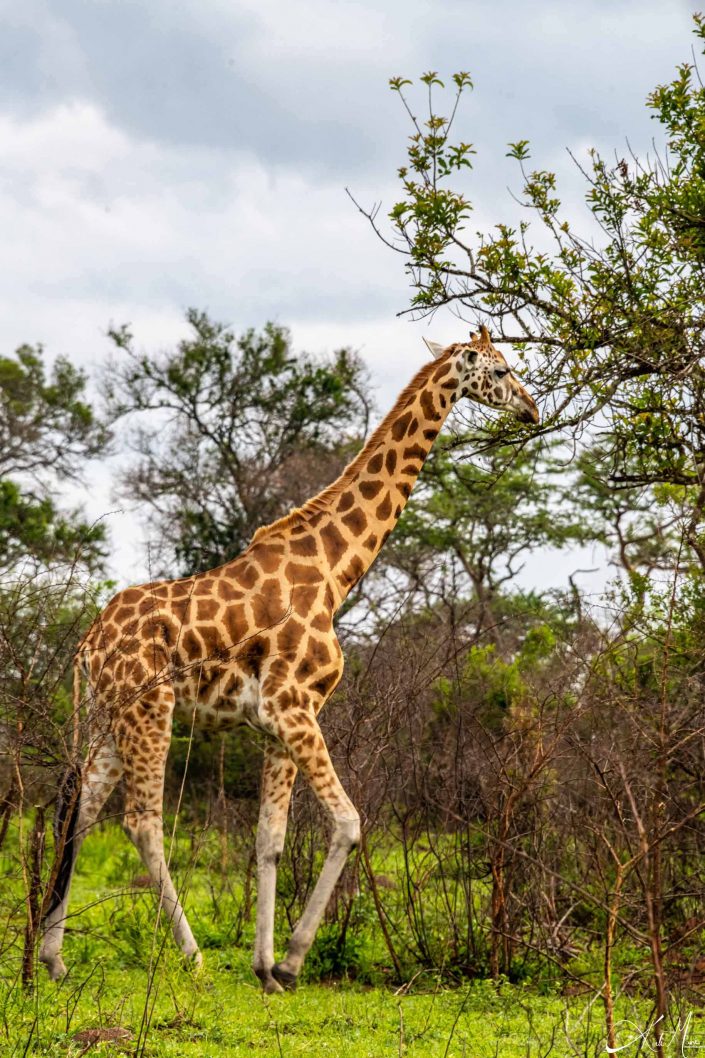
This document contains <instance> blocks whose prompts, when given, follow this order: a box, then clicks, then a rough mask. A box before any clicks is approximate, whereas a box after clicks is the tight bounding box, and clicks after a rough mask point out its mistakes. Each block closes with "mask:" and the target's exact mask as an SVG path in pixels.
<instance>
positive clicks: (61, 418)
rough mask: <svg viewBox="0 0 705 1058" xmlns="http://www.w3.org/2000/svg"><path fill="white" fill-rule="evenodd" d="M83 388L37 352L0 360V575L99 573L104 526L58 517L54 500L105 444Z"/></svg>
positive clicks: (78, 377)
mask: <svg viewBox="0 0 705 1058" xmlns="http://www.w3.org/2000/svg"><path fill="white" fill-rule="evenodd" d="M85 389H86V377H85V375H84V374H83V372H82V371H80V370H78V369H77V368H75V367H74V366H73V365H72V364H71V363H70V362H69V361H68V360H66V359H65V358H63V357H59V358H57V360H56V361H55V363H54V365H53V367H52V369H51V371H50V372H49V371H47V368H46V366H45V363H44V358H43V350H42V348H41V346H37V347H36V348H32V347H31V346H29V345H23V346H21V347H20V348H19V349H18V350H17V352H16V353H15V354H14V356H11V357H0V576H5V575H7V574H8V573H10V572H12V571H15V570H16V569H17V567H18V564H20V563H29V564H30V565H31V566H32V568H33V570H34V571H35V572H36V571H37V570H38V569H41V568H47V567H48V566H51V565H53V564H56V563H59V564H61V563H68V564H73V563H76V562H79V561H80V563H81V564H82V565H84V566H87V567H88V568H89V569H92V570H96V571H97V570H98V569H100V567H101V566H102V563H103V561H104V559H105V547H104V545H105V531H104V528H103V526H102V525H90V524H88V523H86V522H85V521H84V520H83V518H82V517H81V515H80V513H79V512H77V511H69V512H62V511H61V510H60V509H59V508H58V507H57V505H56V501H55V499H54V497H53V495H52V493H53V492H54V491H55V489H56V486H57V484H58V482H59V481H61V480H66V479H71V480H79V479H80V477H81V473H82V471H83V467H84V464H85V462H86V461H87V460H89V459H92V458H94V457H96V456H97V455H99V454H100V453H101V452H103V451H104V450H105V448H106V445H107V443H108V440H109V435H108V431H107V429H106V427H105V425H104V424H103V423H102V422H101V421H100V420H99V419H98V418H97V417H96V415H95V413H94V411H93V409H92V408H91V406H90V404H89V403H88V402H87V401H86V399H85Z"/></svg>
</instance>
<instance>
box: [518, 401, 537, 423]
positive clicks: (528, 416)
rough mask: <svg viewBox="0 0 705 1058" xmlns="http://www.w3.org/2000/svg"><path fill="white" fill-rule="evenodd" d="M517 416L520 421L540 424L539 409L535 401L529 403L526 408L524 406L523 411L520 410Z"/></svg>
mask: <svg viewBox="0 0 705 1058" xmlns="http://www.w3.org/2000/svg"><path fill="white" fill-rule="evenodd" d="M516 416H517V419H518V420H519V422H526V423H532V424H533V425H534V426H538V424H539V422H540V419H539V409H538V408H537V407H536V405H535V404H534V402H533V401H531V404H528V405H527V406H526V407H525V408H522V409H521V411H518V412H517V413H516Z"/></svg>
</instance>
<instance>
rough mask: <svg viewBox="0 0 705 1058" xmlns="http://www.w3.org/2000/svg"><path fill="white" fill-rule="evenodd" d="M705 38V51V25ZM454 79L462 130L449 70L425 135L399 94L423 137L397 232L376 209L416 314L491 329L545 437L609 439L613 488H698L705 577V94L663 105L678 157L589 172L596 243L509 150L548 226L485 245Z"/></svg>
mask: <svg viewBox="0 0 705 1058" xmlns="http://www.w3.org/2000/svg"><path fill="white" fill-rule="evenodd" d="M695 33H696V36H697V37H698V38H699V40H700V42H701V43H702V42H703V41H705V20H704V19H703V18H702V17H700V16H696V17H695ZM453 80H454V84H455V91H456V97H455V104H454V106H453V108H452V113H451V116H450V118H446V117H444V116H442V115H440V114H439V113H438V112H437V110H436V108H435V103H434V98H435V97H434V95H433V93H434V92H436V93H437V92H438V90H439V89H441V90H442V88H443V83H442V82H441V80H440V79H439V77H438V76H437V75H436V74H435V73H434V72H431V73H428V74H426V75H424V76H423V77H422V78H421V81H422V82H423V84H424V85H425V86H426V89H427V94H428V98H429V101H430V102H429V114H428V117H427V119H426V121H425V122H422V121H420V120H419V119H417V118H416V117H414V116H413V113H412V108H411V104H410V102H409V100H408V99H407V94H406V93H407V92H408V86H409V85H411V82H410V81H408V80H405V79H403V78H400V77H397V78H394V79H393V80H392V81H391V87H392V89H393V90H394V91H396V92H398V93H399V94H400V97H401V99H402V102H403V103H404V105H405V107H406V110H407V112H408V114H409V115H410V117H411V121H412V125H413V127H412V135H411V138H410V145H409V149H408V164H407V165H405V166H404V167H402V168H401V169H400V170H399V177H400V180H401V185H402V195H401V197H400V200H399V201H398V202H397V203H396V204H395V205H394V207H393V208H392V210H391V212H390V214H389V218H390V223H391V234H387V233H386V232H385V231H383V230H382V228H381V227H380V226H379V224H378V222H377V214H376V212H374V211H372V212H370V211H364V210H363V212H364V213H365V215H366V216H367V217H368V218H369V220H370V221H371V223H372V224H373V226H374V227H375V230H376V231H377V233H378V234H379V235H380V237H381V238H383V239H384V240H385V242H386V243H387V244H388V245H389V246H391V247H393V248H394V249H395V250H397V251H399V252H401V253H402V254H403V255H404V257H405V262H406V268H407V271H408V273H409V276H410V278H411V282H412V286H413V289H414V294H413V297H412V301H411V306H410V308H409V309H407V310H406V311H408V312H410V313H411V314H412V315H415V316H422V315H426V314H429V313H432V312H434V311H435V310H436V309H437V308H439V307H440V306H451V307H453V308H454V310H455V311H456V312H458V313H459V314H460V315H461V316H464V317H465V318H468V319H472V320H473V322H474V321H475V319H477V318H478V317H480V318H483V319H485V320H487V321H488V322H491V324H492V326H493V328H494V331H495V334H496V335H497V336H498V338H499V339H500V340H501V341H503V342H507V343H509V344H511V345H512V346H513V347H514V355H515V358H516V359H518V361H519V362H520V364H522V366H523V367H524V368H525V369H526V370H527V372H528V373H529V376H530V384H531V388H532V392H534V393H536V394H537V395H538V397H539V398H543V401H544V404H545V410H544V422H543V432H544V434H546V433H553V432H557V431H561V432H562V433H563V434H565V431H567V430H569V429H570V430H572V431H573V433H574V435H575V436H576V438H579V437H580V435H581V434H582V433H583V432H584V431H585V429H586V428H587V429H588V430H590V431H597V430H599V432H600V435H601V442H602V451H603V454H604V459H603V462H602V464H601V466H600V468H599V473H600V476H601V478H602V479H603V480H605V481H608V482H609V483H610V484H611V485H612V486H614V487H619V488H623V487H627V486H631V485H645V484H646V485H648V484H661V483H668V484H670V485H680V486H684V487H687V488H690V489H691V490H692V492H691V494H690V506H691V512H692V514H691V527H690V532H689V541H690V545H691V547H692V548H693V549H694V550H695V552H696V553H697V555H698V558H699V561H700V562H701V564H702V565H703V566H704V568H705V549H704V548H703V544H702V541H701V540H700V538H699V536H698V532H697V523H698V521H699V519H700V517H701V514H702V511H703V508H704V507H705V489H704V488H703V485H704V483H705V479H704V478H703V469H702V468H703V466H705V373H704V372H703V367H702V362H701V360H702V355H703V327H704V325H703V313H702V305H703V303H704V301H705V236H704V234H703V233H704V232H705V227H704V226H703V220H702V218H703V216H705V176H704V175H703V174H704V173H705V132H704V131H703V130H704V129H705V89H703V88H702V87H701V86H700V83H699V81H698V80H697V78H696V76H695V71H694V69H693V67H692V66H691V65H689V64H684V65H682V66H681V67H680V68H679V71H678V75H677V77H676V78H675V80H674V81H673V82H672V83H671V84H669V85H666V86H662V87H659V88H657V89H656V90H655V91H654V92H653V93H652V94H651V96H650V97H649V100H648V105H649V107H650V108H651V109H652V111H653V114H654V116H655V117H656V119H657V120H658V122H659V123H660V125H661V127H662V129H663V131H664V134H665V139H666V143H667V148H666V151H665V153H664V154H663V157H660V156H659V155H656V156H655V157H654V158H652V159H646V160H643V159H639V158H637V157H635V156H631V155H629V156H628V157H627V158H621V159H619V158H618V159H617V160H616V162H615V164H613V165H612V164H608V162H607V161H605V159H604V158H602V157H601V156H600V154H599V153H598V152H597V151H594V150H593V151H591V152H590V156H589V161H588V163H587V166H586V167H585V168H583V169H582V170H581V171H582V172H583V175H584V177H585V181H586V193H585V202H586V206H587V212H586V215H585V218H584V223H583V229H584V231H583V234H582V235H581V234H578V232H577V230H576V229H575V227H574V225H573V222H572V220H571V219H570V218H569V217H568V216H567V215H566V213H565V211H564V209H563V207H562V204H561V200H560V197H559V194H558V190H557V185H558V181H557V178H556V175H555V173H553V172H551V171H548V170H544V169H536V170H530V169H529V168H528V166H527V162H528V160H529V158H530V151H529V144H528V141H526V140H520V141H518V142H515V143H511V144H509V151H508V153H509V156H511V157H512V158H514V159H516V161H517V163H518V165H519V166H520V172H521V177H522V183H523V187H522V191H521V194H520V199H519V200H520V205H521V206H522V207H523V212H524V213H525V214H526V215H527V216H529V215H533V218H534V220H533V222H531V223H530V221H529V220H527V219H524V218H522V219H520V220H519V221H518V222H516V223H515V222H513V221H505V222H500V223H498V224H496V225H495V226H494V228H493V229H492V230H491V231H490V232H484V233H483V232H476V233H475V234H471V233H470V231H469V225H470V217H471V214H472V202H471V200H470V198H469V197H468V196H467V193H466V189H465V184H464V182H463V180H464V175H465V174H466V173H467V171H468V170H469V169H471V168H472V156H473V154H474V149H473V147H472V144H469V143H466V142H460V143H457V142H453V141H452V140H451V130H452V127H453V120H454V118H455V115H456V112H457V108H458V104H459V102H460V100H461V97H462V95H463V93H465V92H467V91H469V90H471V89H472V81H471V78H470V76H469V75H468V74H467V73H459V74H456V75H454V78H453ZM485 435H486V437H487V440H488V442H490V443H497V442H498V441H500V442H501V443H507V441H511V440H512V432H511V428H510V427H508V425H507V424H506V423H504V422H502V423H501V425H497V424H496V423H489V424H487V425H486V426H485ZM517 443H523V442H521V441H520V439H519V438H518V433H517Z"/></svg>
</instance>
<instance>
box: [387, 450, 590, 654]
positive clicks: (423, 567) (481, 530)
mask: <svg viewBox="0 0 705 1058" xmlns="http://www.w3.org/2000/svg"><path fill="white" fill-rule="evenodd" d="M446 440H448V439H446ZM466 443H467V444H471V443H472V441H471V439H470V438H466ZM556 477H557V471H556V470H555V469H554V470H552V468H551V464H550V460H548V459H547V458H545V457H543V458H539V457H538V456H537V454H536V453H534V452H530V451H529V450H527V449H524V450H519V451H514V450H513V449H512V448H507V447H504V448H495V449H493V450H492V451H489V452H487V453H486V454H485V456H484V458H482V459H480V460H474V461H473V460H465V461H461V460H459V459H457V457H454V455H453V453H452V452H450V451H449V449H448V446H447V445H446V444H444V443H443V438H441V439H440V443H439V444H438V445H437V446H436V448H434V450H433V451H432V452H431V455H430V456H429V458H428V460H427V462H426V465H425V467H424V470H423V473H422V475H421V479H420V481H419V485H418V487H417V489H416V490H415V492H414V494H413V496H412V498H411V500H410V502H409V504H408V506H407V508H406V510H405V511H404V514H403V515H402V518H401V520H400V524H399V528H398V531H397V533H396V534H395V537H393V539H392V541H390V545H391V546H390V557H389V559H388V561H391V562H393V563H394V564H395V565H396V566H397V567H398V568H400V569H403V570H404V572H405V573H406V574H407V576H409V577H410V578H411V579H412V580H415V581H416V582H417V583H419V584H425V585H426V586H430V585H431V584H432V583H433V582H434V580H435V581H436V583H438V578H439V576H442V575H445V577H446V579H447V580H448V581H449V582H450V583H451V584H452V585H453V594H454V595H457V594H460V595H461V596H463V595H464V596H465V597H467V594H468V589H469V590H470V593H471V595H472V596H473V598H474V600H475V603H476V613H475V622H476V626H477V632H478V634H479V633H480V631H481V630H482V629H483V628H484V627H485V625H490V626H491V625H493V624H494V623H495V621H496V618H497V616H498V615H497V614H496V613H495V612H494V604H495V602H497V601H498V600H499V597H500V596H501V594H502V593H503V592H504V591H506V590H507V589H508V588H509V587H510V586H511V584H512V581H514V579H515V578H516V577H517V575H518V574H519V573H520V572H521V569H522V568H523V565H524V562H525V560H526V557H527V555H528V554H529V553H530V552H531V551H534V550H536V549H537V548H546V547H558V548H560V547H564V546H567V545H568V544H570V543H582V542H584V541H585V540H586V539H593V538H594V536H595V529H594V527H593V526H591V525H590V524H589V522H588V520H586V519H585V518H584V517H583V516H581V512H579V511H578V510H577V509H576V508H575V507H574V505H573V504H572V502H571V501H570V498H569V496H570V490H569V488H568V486H567V485H565V486H561V485H559V484H558V483H557V481H556V480H555V479H556Z"/></svg>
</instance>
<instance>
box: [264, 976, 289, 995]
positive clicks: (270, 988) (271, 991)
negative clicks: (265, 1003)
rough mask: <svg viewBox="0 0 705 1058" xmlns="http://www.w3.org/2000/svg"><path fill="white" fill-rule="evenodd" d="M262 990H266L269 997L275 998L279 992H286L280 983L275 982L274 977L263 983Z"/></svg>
mask: <svg viewBox="0 0 705 1058" xmlns="http://www.w3.org/2000/svg"><path fill="white" fill-rule="evenodd" d="M262 988H263V990H264V994H265V995H267V996H274V995H276V994H277V993H278V992H283V991H284V989H283V988H282V986H281V985H280V984H279V982H278V981H275V980H274V978H273V977H270V978H268V979H267V980H266V981H263V982H262Z"/></svg>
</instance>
